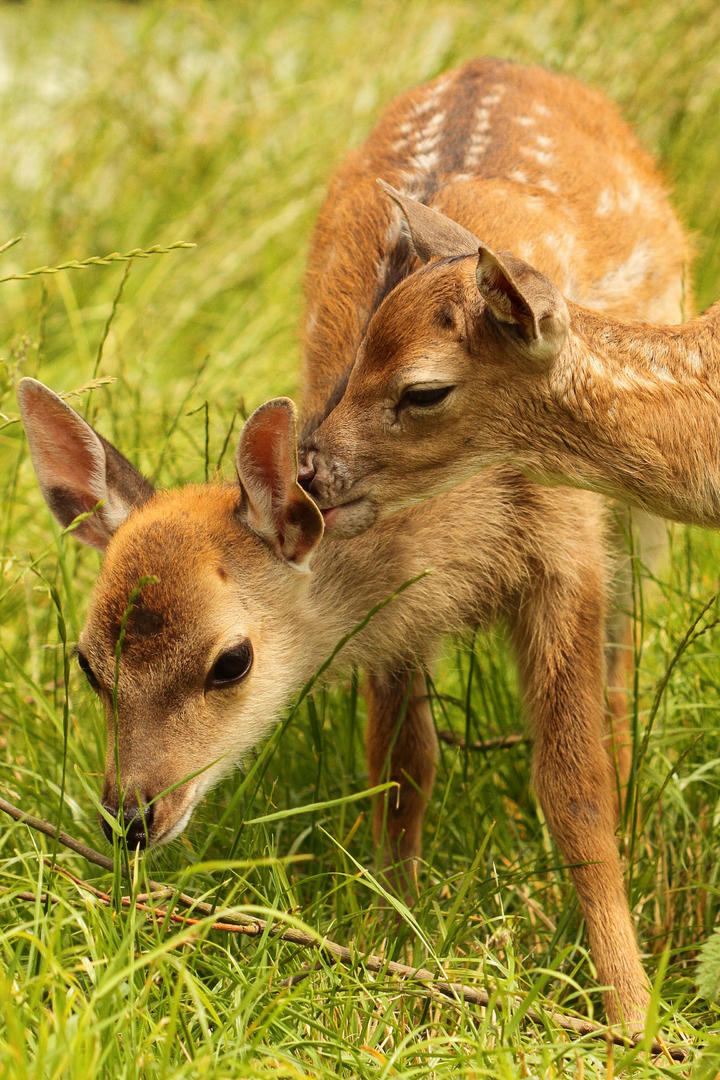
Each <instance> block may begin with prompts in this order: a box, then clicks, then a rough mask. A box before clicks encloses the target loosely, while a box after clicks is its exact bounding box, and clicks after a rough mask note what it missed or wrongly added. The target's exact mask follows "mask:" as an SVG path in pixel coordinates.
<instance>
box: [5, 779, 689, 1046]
mask: <svg viewBox="0 0 720 1080" xmlns="http://www.w3.org/2000/svg"><path fill="white" fill-rule="evenodd" d="M0 810H2V811H4V812H5V813H6V814H8V815H9V816H10V817H12V818H14V819H15V821H20V822H23V823H24V824H25V825H29V826H30V827H31V828H33V829H36V830H38V831H39V832H42V833H45V835H46V836H51V837H55V836H57V839H58V840H59V841H60V843H61V844H63V845H64V846H65V847H68V848H70V849H71V850H72V851H75V852H77V854H79V855H82V856H83V858H84V859H86V860H87V861H88V862H90V863H94V864H95V865H96V866H100V867H102V868H103V869H104V870H112V869H113V862H112V859H109V858H108V857H107V856H106V855H102V854H101V853H100V852H99V851H95V850H94V849H93V848H91V847H88V846H87V844H83V843H81V842H80V841H79V840H75V839H74V837H72V836H70V835H69V834H68V833H66V832H58V830H57V829H56V828H55V826H54V825H51V824H50V822H49V821H45V820H44V819H43V818H38V817H35V816H34V815H33V814H28V813H26V812H25V811H24V810H20V809H19V808H18V807H17V806H13V804H12V803H9V802H7V801H6V800H5V799H2V798H0ZM121 869H122V871H124V869H125V868H124V867H122V868H121ZM56 870H58V871H59V872H60V873H62V874H63V875H64V876H65V877H68V878H69V879H70V880H71V881H73V882H74V883H75V884H76V885H78V887H80V888H82V889H83V890H85V891H87V892H88V893H90V894H91V895H92V896H93V897H95V898H96V899H97V900H98V901H99V902H100V903H103V904H110V903H111V902H112V901H111V897H110V896H109V894H108V893H104V892H102V890H100V889H97V888H95V886H94V885H90V883H89V882H86V881H83V880H82V878H78V877H76V876H75V875H74V874H72V873H70V871H68V870H66V869H65V868H64V867H58V866H56ZM147 885H148V888H149V889H150V890H151V892H152V893H153V894H154V893H157V892H161V893H163V894H164V895H172V896H173V898H174V900H175V902H176V903H181V904H183V906H185V907H187V908H188V909H190V910H192V911H196V912H200V913H201V914H202V915H203V916H205V918H202V919H198V918H194V917H191V916H190V915H189V914H185V913H181V912H177V911H173V910H166V909H162V908H158V907H155V906H154V905H151V904H149V903H147V902H146V901H147V900H148V899H151V898H152V897H151V896H150V895H149V894H147V893H144V894H142V895H138V896H136V897H135V898H133V897H131V896H123V897H122V903H123V905H124V906H126V907H129V906H135V907H136V908H137V909H138V910H140V911H145V912H148V913H149V914H150V915H152V916H153V917H154V918H156V919H159V920H166V921H167V922H172V923H180V924H182V925H190V926H195V925H202V926H203V928H204V929H208V930H218V931H223V932H225V933H233V934H247V935H249V936H253V937H254V936H258V935H260V934H264V933H269V934H271V935H272V936H273V937H278V938H280V939H281V940H282V941H289V942H292V944H294V945H300V946H302V947H303V948H307V949H315V950H317V951H318V952H319V953H320V955H322V956H324V957H325V958H327V959H328V960H331V961H333V962H335V963H339V964H343V965H344V966H346V967H355V966H357V965H358V964H361V965H362V966H363V967H364V968H365V969H366V970H367V971H371V972H373V973H376V974H385V975H394V976H396V977H398V978H400V979H403V980H407V981H408V982H412V983H415V984H418V987H419V988H421V989H422V990H424V991H425V992H426V993H429V994H430V995H432V996H434V997H442V998H446V999H450V1000H451V1001H454V1002H456V1003H459V1002H461V1001H464V1002H467V1003H469V1004H472V1005H479V1006H481V1007H485V1006H488V1005H489V1004H490V994H489V993H488V991H487V990H484V989H482V988H481V987H476V986H467V985H465V984H464V983H458V982H449V981H446V980H439V979H437V978H436V976H435V975H434V974H433V973H432V971H429V970H428V969H427V968H422V967H410V966H409V965H407V964H400V963H398V962H397V961H394V960H387V959H385V957H382V956H377V955H374V954H373V953H367V954H362V953H359V952H358V951H357V950H354V949H350V948H348V947H347V946H346V945H339V944H338V943H337V942H335V941H330V940H329V939H328V938H321V937H319V936H317V935H315V934H311V933H308V932H307V931H305V930H299V929H297V928H296V927H285V928H283V927H282V926H281V925H275V926H273V925H271V924H268V923H267V922H266V921H265V920H264V919H259V918H257V917H256V916H254V915H245V914H243V913H242V912H239V911H228V912H223V919H222V921H215V920H214V919H213V921H212V922H211V923H209V924H208V923H207V917H208V916H210V917H212V916H214V915H215V912H216V907H215V905H212V904H208V903H207V902H205V901H201V900H197V899H196V898H195V897H193V896H190V895H188V894H187V893H176V892H175V891H174V890H172V889H171V888H170V887H169V886H168V885H164V884H162V883H160V882H157V881H152V880H150V881H148V882H147ZM16 896H18V898H19V899H23V900H29V901H31V902H34V901H36V900H37V897H36V896H35V895H34V894H33V893H19V894H16ZM50 899H51V901H57V899H58V898H57V897H54V896H52V894H51V895H50ZM308 974H310V972H309V971H305V972H301V973H299V976H298V977H295V976H293V981H292V983H288V985H294V983H295V982H298V981H300V977H305V976H307V975H308ZM519 1004H520V1003H519V1002H518V1005H519ZM525 1016H526V1017H527V1018H528V1020H530V1021H532V1022H533V1023H537V1024H542V1023H543V1019H544V1018H549V1019H550V1020H552V1022H553V1023H554V1024H556V1025H557V1026H558V1027H560V1028H563V1029H564V1030H566V1031H572V1032H574V1033H575V1034H576V1035H580V1036H589V1037H592V1038H600V1039H607V1040H609V1041H610V1042H611V1043H613V1044H615V1045H618V1046H623V1047H628V1046H632V1045H633V1040H632V1039H630V1038H628V1037H627V1036H626V1035H623V1034H621V1033H620V1032H617V1031H614V1030H612V1029H609V1028H607V1027H606V1026H604V1025H602V1024H596V1023H594V1022H593V1021H591V1020H585V1019H583V1018H582V1017H579V1016H567V1015H565V1014H564V1013H557V1012H553V1011H551V1010H545V1011H544V1012H543V1013H540V1012H539V1011H538V1010H537V1009H528V1010H527V1011H526V1013H525ZM650 1049H651V1052H652V1053H653V1054H658V1053H663V1052H665V1053H666V1054H668V1053H672V1054H673V1056H675V1048H673V1049H672V1050H671V1051H668V1048H667V1047H665V1046H664V1045H663V1043H662V1042H660V1041H658V1040H655V1041H654V1042H653V1043H652V1045H651V1047H650ZM677 1052H678V1054H679V1053H682V1050H681V1048H678V1051H677ZM683 1056H684V1054H683Z"/></svg>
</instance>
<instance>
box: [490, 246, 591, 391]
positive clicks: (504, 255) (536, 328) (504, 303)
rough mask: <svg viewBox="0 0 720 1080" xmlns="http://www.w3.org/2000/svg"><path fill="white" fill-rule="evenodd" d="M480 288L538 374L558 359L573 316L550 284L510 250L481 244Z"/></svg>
mask: <svg viewBox="0 0 720 1080" xmlns="http://www.w3.org/2000/svg"><path fill="white" fill-rule="evenodd" d="M476 279H477V286H478V289H479V290H480V294H481V296H482V298H483V300H484V301H485V303H486V304H487V307H488V310H489V312H490V315H491V316H492V318H494V319H495V321H496V322H497V323H499V324H500V325H501V326H504V327H506V328H508V329H511V330H512V332H513V340H514V342H515V344H516V345H517V346H519V352H520V354H521V355H522V356H523V357H524V358H525V359H526V360H528V361H529V362H530V363H531V365H532V366H533V367H534V368H535V369H536V370H538V371H547V370H549V369H550V368H551V367H552V365H553V363H554V361H555V360H556V358H557V357H558V356H559V354H560V352H561V350H562V347H563V345H564V344H565V338H566V336H567V332H568V328H569V326H570V313H569V312H568V306H567V304H566V302H565V299H564V298H563V296H562V295H561V294H560V293H559V292H558V290H557V289H556V288H555V286H554V285H553V284H552V282H550V281H548V279H547V278H546V277H543V275H542V274H540V273H538V271H537V270H535V269H533V267H532V266H529V265H528V263H526V262H523V261H522V259H518V258H516V257H515V256H514V255H511V254H510V253H509V252H507V251H503V252H501V253H499V254H496V253H495V252H494V251H491V250H490V248H489V247H486V246H485V244H479V254H478V264H477V270H476Z"/></svg>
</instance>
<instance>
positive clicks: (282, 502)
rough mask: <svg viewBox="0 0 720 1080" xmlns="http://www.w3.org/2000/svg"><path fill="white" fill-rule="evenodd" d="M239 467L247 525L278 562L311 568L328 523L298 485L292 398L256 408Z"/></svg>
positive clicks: (239, 452)
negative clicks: (316, 549)
mask: <svg viewBox="0 0 720 1080" xmlns="http://www.w3.org/2000/svg"><path fill="white" fill-rule="evenodd" d="M235 465H236V468H237V474H238V480H239V481H240V486H241V488H242V492H243V502H242V514H243V517H244V519H245V521H246V523H247V525H248V526H249V527H250V528H251V529H252V531H253V532H255V533H257V534H258V536H260V537H261V538H262V539H263V540H264V541H265V543H266V544H268V546H269V547H270V548H271V549H272V550H273V551H274V552H275V554H276V555H277V556H278V557H279V558H281V559H284V560H285V562H288V563H290V565H291V566H294V567H295V568H296V569H297V570H306V569H307V563H308V560H309V558H310V555H311V554H312V552H313V550H314V548H315V547H316V546H317V544H318V543H319V542H320V539H321V538H322V534H323V530H324V527H325V523H324V521H323V516H322V514H321V513H320V511H319V510H318V508H317V506H316V505H315V503H314V502H313V501H312V499H311V498H310V496H309V495H308V494H307V493H306V492H305V491H303V489H302V488H301V487H300V485H299V483H298V478H297V474H298V457H297V436H296V430H295V406H294V404H293V403H292V401H291V400H290V398H274V399H273V400H272V401H266V402H265V404H264V405H261V406H260V408H259V409H256V410H255V412H254V413H253V414H252V416H251V417H250V418H249V420H248V421H247V423H246V424H245V427H244V428H243V429H242V432H241V434H240V442H239V444H238V449H237V455H236V457H235Z"/></svg>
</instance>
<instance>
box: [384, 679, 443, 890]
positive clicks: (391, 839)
mask: <svg viewBox="0 0 720 1080" xmlns="http://www.w3.org/2000/svg"><path fill="white" fill-rule="evenodd" d="M366 699H367V710H368V725H367V733H366V748H367V756H368V770H369V774H370V783H371V784H373V785H375V784H381V783H383V782H384V781H388V780H390V781H394V782H395V783H396V784H397V785H398V786H397V788H392V789H391V790H390V791H388V792H387V793H386V794H384V795H382V796H380V797H379V798H378V799H377V801H376V803H375V811H374V819H373V832H374V835H375V841H376V843H377V844H378V845H379V846H380V848H381V851H382V859H383V863H384V865H386V866H390V865H395V866H396V867H397V871H398V872H399V873H400V875H401V877H402V878H403V879H404V881H405V884H406V885H407V883H414V882H415V880H416V874H417V859H418V857H419V855H420V851H421V847H422V822H423V817H424V814H425V807H426V805H427V801H428V798H429V796H430V792H431V791H432V786H433V782H434V780H435V766H436V762H437V755H438V744H437V737H436V735H435V725H434V724H433V720H432V716H431V713H430V707H429V705H428V700H427V690H426V687H425V678H424V676H423V674H422V672H419V671H400V672H397V671H394V672H387V673H382V674H378V673H371V674H370V675H369V676H368V680H367V688H366Z"/></svg>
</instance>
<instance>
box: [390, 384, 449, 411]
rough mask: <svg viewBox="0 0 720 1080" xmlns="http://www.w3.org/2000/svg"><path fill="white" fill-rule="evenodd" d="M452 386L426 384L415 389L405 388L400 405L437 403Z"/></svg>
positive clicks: (443, 398)
mask: <svg viewBox="0 0 720 1080" xmlns="http://www.w3.org/2000/svg"><path fill="white" fill-rule="evenodd" d="M452 389H453V388H452V386H426V387H422V388H418V389H417V390H406V391H405V393H404V394H403V396H402V397H401V398H400V404H401V405H419V406H421V407H422V406H423V405H439V404H440V402H441V401H444V400H445V398H446V397H447V396H448V394H449V393H450V391H451V390H452Z"/></svg>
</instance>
